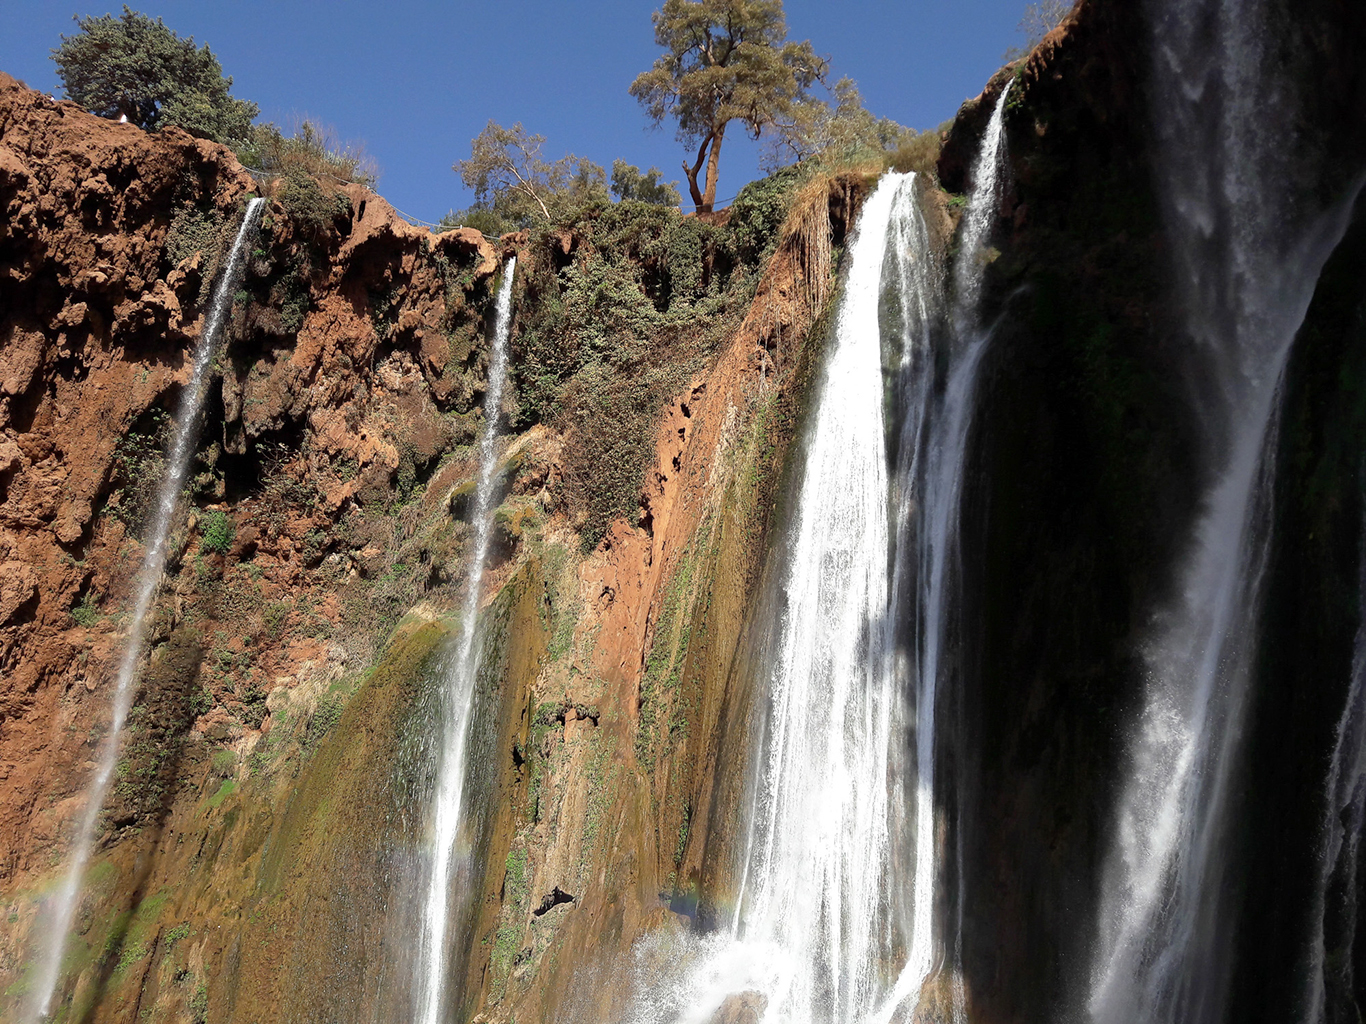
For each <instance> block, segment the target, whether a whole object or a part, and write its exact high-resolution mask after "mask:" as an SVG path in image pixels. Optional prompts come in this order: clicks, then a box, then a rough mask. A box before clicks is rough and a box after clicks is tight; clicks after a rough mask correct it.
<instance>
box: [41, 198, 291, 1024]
mask: <svg viewBox="0 0 1366 1024" xmlns="http://www.w3.org/2000/svg"><path fill="white" fill-rule="evenodd" d="M265 204H266V201H265V200H264V199H253V200H251V201H250V202H249V203H248V204H247V209H246V213H245V214H244V216H243V217H242V225H241V227H239V228H238V229H237V237H236V238H235V239H234V240H233V243H232V249H231V251H230V252H229V253H228V262H227V266H226V267H225V269H224V271H223V276H222V277H221V278H220V279H219V282H218V287H217V288H216V289H215V290H214V293H213V301H212V303H211V305H210V307H209V313H208V317H207V319H206V320H205V322H204V329H203V331H202V332H201V333H200V335H199V345H198V346H197V347H196V349H195V353H194V368H193V370H192V371H191V374H190V380H189V382H188V383H187V384H186V385H185V389H184V390H183V391H182V392H181V395H180V407H179V409H178V410H177V416H176V427H175V436H174V439H173V440H172V442H171V449H170V452H169V453H168V456H167V460H166V475H165V476H164V477H163V478H162V481H161V488H160V490H159V491H158V493H157V503H156V506H155V514H154V516H153V518H152V521H151V526H150V531H151V532H150V534H149V536H148V538H147V547H146V550H145V551H144V553H143V556H142V565H141V566H140V568H139V569H138V574H137V577H136V580H135V582H134V600H133V618H132V623H131V625H130V626H129V630H128V638H127V641H126V643H125V645H124V651H123V659H122V660H121V661H120V662H119V671H118V676H117V680H116V682H115V684H114V699H113V706H112V713H111V718H110V723H109V730H108V732H107V733H106V734H105V740H104V743H103V744H102V745H101V747H100V755H99V760H98V761H97V762H96V769H95V775H94V777H93V778H92V779H91V780H90V786H89V788H88V789H87V790H86V799H85V809H84V810H83V811H82V812H81V818H80V825H79V827H78V828H77V831H76V836H75V841H74V843H73V845H72V848H71V856H70V859H69V861H68V862H67V868H66V873H65V875H64V876H63V878H62V884H61V887H60V888H59V889H58V890H57V898H56V903H55V904H54V906H53V909H52V913H51V918H50V920H49V921H48V925H47V933H46V939H45V942H44V946H43V949H42V950H41V952H40V959H39V964H38V972H37V975H36V978H35V983H34V987H33V994H32V998H31V1001H30V1004H29V1009H28V1015H29V1019H30V1020H35V1021H37V1020H42V1019H44V1018H46V1017H47V1016H48V1013H49V1010H50V1009H51V1004H52V997H53V995H54V994H55V992H56V988H57V982H58V981H59V980H60V975H61V965H62V957H63V955H64V954H65V952H66V937H67V932H68V931H69V929H70V928H71V919H72V917H73V916H74V914H75V912H76V906H77V903H78V902H79V897H80V892H81V882H82V880H83V878H84V876H85V866H86V862H87V861H89V859H90V853H91V848H92V847H93V845H94V842H95V826H96V823H97V821H98V820H99V815H100V811H101V809H102V808H103V807H104V798H105V796H106V795H107V793H108V791H109V782H110V779H111V778H112V777H113V774H114V765H115V764H116V763H117V761H118V752H119V741H120V739H121V738H122V734H123V726H124V722H125V721H126V720H127V718H128V711H129V708H130V707H131V706H132V703H133V695H134V690H135V686H134V682H135V679H136V676H137V669H138V665H139V664H140V662H141V661H142V655H143V648H144V646H145V645H146V640H147V620H148V613H149V612H150V611H151V610H152V603H153V601H154V600H155V598H156V594H157V589H158V587H159V586H160V584H161V576H162V573H163V571H164V570H165V567H166V542H167V539H168V538H169V536H170V533H171V522H172V520H173V519H174V518H175V514H176V507H177V506H178V505H179V503H180V492H181V490H182V489H183V488H184V486H185V478H186V476H187V475H188V473H189V469H190V460H191V458H192V456H193V455H194V451H195V445H196V443H197V441H198V438H199V412H200V409H201V407H202V406H203V404H204V394H205V392H206V391H207V390H208V377H209V366H210V365H211V364H212V363H213V357H214V355H215V353H216V351H217V348H218V336H219V335H220V334H221V333H222V330H223V324H224V323H225V322H226V321H227V318H228V314H229V312H230V311H231V309H232V297H233V292H234V289H236V287H237V282H238V279H239V278H240V276H241V273H242V267H243V265H244V263H245V256H244V254H245V252H246V247H247V242H248V240H249V239H250V238H251V237H252V236H253V234H254V233H255V231H256V227H257V225H258V224H259V223H260V220H261V212H262V210H263V209H264V208H265Z"/></svg>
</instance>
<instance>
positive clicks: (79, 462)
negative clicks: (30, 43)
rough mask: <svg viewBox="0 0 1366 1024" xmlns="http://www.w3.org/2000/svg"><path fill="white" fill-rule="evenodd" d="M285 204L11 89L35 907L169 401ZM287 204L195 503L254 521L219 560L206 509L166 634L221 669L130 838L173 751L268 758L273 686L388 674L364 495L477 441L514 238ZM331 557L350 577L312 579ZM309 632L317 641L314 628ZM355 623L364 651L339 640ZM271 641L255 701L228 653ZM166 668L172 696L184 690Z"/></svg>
mask: <svg viewBox="0 0 1366 1024" xmlns="http://www.w3.org/2000/svg"><path fill="white" fill-rule="evenodd" d="M262 187H263V185H262V184H259V183H257V182H255V181H253V179H252V177H251V176H250V175H249V174H248V173H247V172H246V171H244V170H243V169H242V167H241V166H240V165H239V164H238V163H237V161H236V159H235V158H234V156H233V155H232V153H231V152H230V151H229V150H227V149H226V148H224V147H221V146H217V145H214V144H212V143H208V142H205V141H203V140H196V139H193V138H191V137H190V136H189V135H186V134H185V133H183V132H180V131H178V130H175V129H169V130H167V131H164V132H161V133H158V134H155V135H151V134H148V133H145V132H143V131H141V130H139V129H137V128H135V127H133V126H131V125H126V124H118V123H114V122H110V121H105V120H102V119H99V118H96V117H93V116H91V115H89V114H86V113H84V112H83V111H81V110H79V109H78V108H77V107H76V106H75V105H73V104H70V103H57V102H54V101H52V100H50V99H49V98H47V97H46V96H43V95H42V94H39V93H36V92H32V91H30V90H28V89H25V88H24V87H23V86H22V85H20V84H19V83H17V82H15V81H14V80H13V79H11V78H9V77H7V76H4V75H0V210H2V211H3V217H0V577H3V582H0V651H2V652H3V654H2V655H0V657H2V658H3V663H2V664H3V667H2V668H0V888H3V889H4V890H6V891H8V892H17V891H23V890H25V889H26V888H27V887H28V886H30V885H32V884H36V883H37V882H38V881H39V880H41V879H43V878H46V877H48V875H49V874H50V872H51V870H52V867H53V863H54V860H55V859H56V858H58V857H59V856H60V851H61V850H62V849H63V844H64V841H65V836H66V833H67V830H68V826H69V825H70V822H71V818H72V816H73V815H74V814H76V813H77V812H78V811H79V803H80V801H79V794H80V793H81V791H82V787H83V786H84V784H85V781H86V779H87V777H88V775H89V771H90V762H91V759H92V758H93V757H94V756H95V751H96V749H97V746H98V742H99V740H100V739H101V733H102V729H103V727H104V726H103V724H102V723H104V722H105V721H106V718H107V713H108V703H109V694H108V687H109V686H110V685H111V681H110V666H111V665H112V664H113V662H114V661H116V660H117V658H118V656H119V653H120V650H121V640H122V634H121V623H120V614H121V612H122V610H123V608H124V602H125V601H126V600H127V594H128V582H129V580H130V578H131V574H132V573H133V572H134V571H136V568H137V564H138V560H139V559H140V557H141V547H140V544H139V542H138V539H137V535H138V528H139V527H140V517H141V514H142V512H143V511H145V503H146V498H147V495H148V493H149V488H153V487H155V486H156V478H157V477H158V475H159V469H160V461H159V460H160V449H161V445H162V443H163V442H164V432H165V429H166V422H167V418H168V416H169V411H170V410H172V409H173V408H174V404H175V400H176V397H177V394H178V391H179V389H180V387H181V386H183V384H184V382H185V381H186V380H187V379H188V374H189V372H190V354H191V348H192V345H193V342H194V339H195V338H197V337H198V335H199V332H200V331H201V330H202V328H203V320H204V314H205V303H206V302H207V299H208V296H209V294H210V291H211V285H212V282H213V279H214V276H215V274H216V272H217V270H218V267H219V264H220V262H221V260H222V258H223V255H224V253H225V248H226V246H227V245H228V244H229V243H230V241H231V237H232V235H233V233H234V232H235V230H236V226H237V222H238V219H239V218H240V215H241V212H242V210H243V208H244V206H245V201H246V198H247V197H248V196H249V195H251V194H254V193H255V192H258V191H260V190H261V188H262ZM264 187H265V188H266V189H267V190H268V191H270V190H274V193H275V195H276V198H275V199H273V200H272V203H271V207H270V212H269V213H268V214H267V217H266V224H265V225H264V226H263V228H262V231H261V233H260V236H259V238H258V239H256V240H255V241H254V243H253V251H252V253H251V255H250V258H249V264H248V270H247V275H246V278H245V280H244V283H243V286H242V294H240V295H239V296H238V297H237V301H236V307H235V311H234V318H233V323H232V326H231V328H230V329H229V332H228V335H229V339H228V341H227V343H226V345H225V351H224V353H223V355H222V357H221V359H220V367H219V369H218V371H217V378H218V383H217V384H216V385H215V386H214V387H213V388H211V391H212V392H213V395H212V397H211V398H210V401H209V406H208V408H207V409H206V411H205V420H206V429H205V431H204V445H203V446H202V450H201V453H200V457H199V460H198V462H197V464H196V466H195V468H194V474H195V481H194V484H193V487H192V490H193V491H194V497H195V499H196V501H197V502H199V503H201V504H202V503H204V502H205V501H206V500H207V501H208V503H209V505H210V507H211V509H212V508H217V509H219V510H220V511H222V513H223V514H224V515H226V516H227V518H228V520H229V521H230V522H231V523H232V524H233V525H234V526H235V527H237V529H236V530H235V539H233V540H232V542H231V544H230V545H228V546H225V547H224V548H222V549H221V550H219V549H212V550H211V549H210V548H209V547H207V546H206V544H205V540H204V534H205V528H204V525H203V523H202V521H201V522H200V523H199V525H198V526H196V518H195V517H194V516H191V518H190V520H189V523H188V525H187V526H186V527H184V528H182V529H181V530H180V532H179V533H178V534H177V536H176V537H175V538H174V551H173V555H172V565H171V570H172V576H173V579H172V580H171V582H170V584H169V586H168V588H167V595H166V598H165V601H164V603H165V604H166V607H165V609H164V611H163V612H162V617H161V619H160V620H159V621H158V624H157V626H156V628H155V630H154V640H155V642H157V643H163V642H165V641H166V640H167V638H168V637H180V639H181V641H183V642H182V643H181V648H180V649H182V650H183V649H184V647H185V644H187V643H190V642H191V641H193V644H194V645H195V650H196V656H195V657H194V658H192V659H190V661H189V662H186V661H185V659H184V658H183V657H182V658H181V659H180V661H179V662H177V665H178V666H179V667H177V668H176V669H175V671H173V672H171V673H170V675H174V676H175V677H176V678H175V679H174V680H172V679H170V678H169V676H168V677H167V679H166V680H164V681H165V682H166V683H167V685H171V684H172V683H174V686H172V691H174V692H173V694H172V696H173V697H175V700H173V701H172V703H175V704H176V706H175V707H169V706H168V707H166V708H162V709H161V710H160V711H158V710H156V709H157V708H159V707H160V706H161V705H160V704H159V703H158V700H159V698H158V696H157V694H156V693H145V699H144V703H145V704H146V705H147V707H148V709H149V710H148V711H147V714H146V716H145V719H146V720H145V721H144V722H143V723H142V724H141V725H135V730H143V731H145V732H146V735H147V737H148V738H149V739H148V741H147V742H142V743H140V744H139V743H134V744H133V745H132V746H128V745H126V751H127V755H128V756H127V757H126V758H125V763H124V764H123V765H121V767H120V776H121V779H122V781H121V782H120V783H119V785H118V786H117V787H116V790H117V792H116V795H115V797H114V798H113V800H112V801H111V806H110V809H109V813H108V815H107V821H106V824H105V829H104V832H103V835H102V838H101V842H102V844H109V843H114V844H115V847H117V846H118V844H119V843H120V842H121V841H123V840H125V839H127V838H129V837H130V836H135V835H136V834H137V833H138V832H139V831H140V830H142V829H143V828H145V827H146V826H148V825H149V824H153V823H156V822H160V821H161V820H163V819H164V814H165V811H166V809H167V808H168V806H169V801H170V800H171V798H172V797H173V796H174V786H172V785H171V784H170V775H168V774H167V771H166V764H165V763H164V762H166V760H167V756H168V755H167V750H168V749H169V748H170V747H174V748H175V753H174V756H173V757H172V758H171V760H173V761H180V760H183V759H184V758H190V759H191V761H193V759H194V758H195V757H201V756H208V754H211V753H212V750H211V749H210V748H209V747H207V746H205V739H204V738H205V737H206V736H207V737H211V738H212V739H215V740H218V741H225V740H226V741H234V742H238V743H242V742H247V743H251V742H255V740H254V739H253V737H255V736H256V735H258V732H257V731H254V730H260V728H261V727H263V726H267V725H268V719H266V718H265V714H266V706H265V702H264V698H265V695H266V693H268V692H270V691H271V690H273V689H278V688H281V687H283V688H284V689H285V690H290V689H292V688H293V687H295V686H297V685H299V684H300V682H301V681H302V680H306V679H316V678H322V677H325V676H335V675H336V674H338V673H339V671H340V666H341V665H342V664H344V663H345V660H346V653H345V648H346V647H347V646H348V645H350V646H352V647H353V649H354V650H355V654H357V655H359V656H362V657H365V656H367V655H366V654H365V652H364V650H363V649H364V648H365V647H366V646H367V645H369V644H371V643H372V642H373V640H374V636H375V635H376V632H377V631H376V629H375V628H374V624H371V625H369V626H367V625H366V624H365V623H363V622H362V623H354V622H352V623H347V624H344V623H343V620H344V619H345V618H346V611H345V604H346V602H345V599H344V598H343V599H342V600H341V601H339V600H338V595H339V594H341V593H343V592H344V589H345V588H344V586H338V584H344V583H345V581H346V579H347V578H348V577H360V576H361V575H362V573H363V572H364V570H365V569H366V568H367V567H366V565H365V559H364V557H363V553H364V551H365V550H366V549H367V546H369V547H373V546H375V545H376V542H377V541H379V542H382V541H383V540H384V538H381V537H377V536H376V533H375V528H374V524H373V523H371V524H369V525H364V523H363V522H362V521H363V520H364V517H363V516H360V515H358V513H357V509H358V508H359V503H360V502H362V501H364V500H367V498H374V499H375V500H379V498H380V497H383V498H385V499H389V498H391V496H392V495H394V494H395V493H397V492H399V491H402V492H403V493H405V494H406V493H409V492H411V491H412V490H413V489H414V488H415V487H417V486H418V484H419V483H420V482H421V480H423V479H425V478H426V477H427V476H429V475H430V472H431V470H432V469H433V468H434V467H435V465H436V463H437V462H438V461H439V460H440V459H441V458H442V457H443V456H445V455H449V454H451V453H452V452H453V451H454V449H455V448H456V447H457V446H458V445H459V444H460V443H461V442H463V441H466V440H468V435H469V433H470V432H471V431H472V430H473V429H474V428H475V426H476V425H477V424H476V423H475V421H476V420H477V419H478V415H479V414H478V412H477V411H476V410H477V408H478V403H479V401H480V399H481V397H482V388H483V383H482V381H483V375H484V368H483V364H484V360H485V345H484V343H483V337H482V332H481V327H482V312H483V304H484V301H485V299H486V292H487V288H486V284H487V281H488V279H489V278H490V276H491V275H492V274H493V273H494V272H496V270H497V266H498V257H499V254H498V252H497V251H496V250H495V248H494V247H493V245H491V244H490V243H489V242H488V241H487V240H485V239H484V238H483V236H481V235H478V233H477V232H469V231H464V232H451V233H447V234H445V235H437V236H433V235H431V234H430V233H429V232H427V231H425V230H422V229H419V228H415V227H412V226H411V225H409V224H407V223H405V222H404V221H403V220H402V219H401V218H399V217H398V216H397V215H396V214H395V213H394V212H393V210H392V209H391V208H390V207H389V206H388V204H386V203H385V202H384V201H383V200H382V199H380V198H379V197H377V196H375V195H374V194H373V193H370V192H368V191H367V190H365V189H363V188H361V187H359V186H347V187H345V188H342V189H325V188H323V187H321V186H319V185H318V184H317V183H315V182H312V181H311V180H309V181H308V182H307V183H306V187H307V188H311V189H312V193H310V195H309V198H312V199H314V200H315V201H316V202H317V203H320V204H322V209H323V214H322V215H321V216H319V215H318V214H316V212H314V213H313V215H312V216H311V217H304V216H302V215H301V210H300V209H299V204H298V202H297V201H294V200H293V199H292V197H291V194H290V193H289V192H288V191H287V190H283V189H281V188H280V187H279V183H278V182H274V183H271V182H267V183H265V184H264ZM457 275H459V282H458V283H457V282H456V277H457ZM282 296H283V297H284V298H285V299H287V301H286V302H284V303H283V306H284V310H285V312H284V315H283V316H282V315H281V313H280V307H281V305H282V303H280V302H279V301H277V300H279V299H280V298H281V297H282ZM458 464H459V460H456V462H455V463H453V464H452V466H455V465H458ZM367 488H369V492H367ZM348 517H350V518H349V519H348ZM200 519H201V520H202V519H203V513H201V514H200ZM348 521H350V522H352V523H353V524H354V529H351V530H349V531H348V529H347V527H346V525H345V524H346V523H347V522H348ZM381 532H382V531H381ZM380 546H383V544H382V543H381V545H380ZM328 560H331V561H330V563H329V564H330V565H331V567H332V568H333V569H334V570H335V572H333V573H332V575H333V576H334V577H335V578H334V579H333V580H332V581H331V582H330V583H323V582H322V581H319V580H311V581H310V580H309V578H308V577H309V570H310V568H311V567H317V566H318V565H319V564H321V563H323V562H328ZM385 568H386V569H387V565H386V566H385ZM380 571H381V572H382V571H383V570H380ZM441 571H445V570H444V569H442V570H441ZM244 573H245V574H246V575H243V574H244ZM225 575H226V577H227V579H226V581H225ZM239 576H241V577H242V579H241V580H240V581H239V583H238V584H234V583H233V582H232V581H233V579H235V578H237V577H239ZM196 580H198V582H197V583H196V582H195V581H196ZM205 586H208V587H209V589H217V590H219V591H220V593H219V595H218V596H219V597H220V598H222V597H226V598H227V600H226V601H223V600H215V599H213V598H212V596H211V595H208V594H207V593H206V592H205V590H204V587H205ZM272 608H273V609H274V610H273V611H272V610H271V609H272ZM302 616H307V617H309V618H310V619H311V620H312V621H313V622H314V623H315V626H314V628H313V629H312V632H313V634H314V635H312V636H308V635H303V631H302V630H301V629H300V626H301V621H300V619H301V617H302ZM353 618H354V616H353ZM325 623H327V624H331V625H324V624H325ZM334 628H340V629H341V630H343V631H344V632H345V633H346V634H347V635H345V636H332V637H330V638H324V637H323V636H322V635H321V634H322V633H324V632H330V631H332V630H333V629H334ZM366 636H368V637H369V639H362V642H361V645H360V649H355V641H356V640H357V639H361V638H363V637H366ZM201 649H202V650H201ZM248 649H250V650H251V653H250V656H249V660H250V661H252V663H253V665H252V668H251V669H250V670H249V674H250V675H251V681H249V682H248V683H246V685H245V686H244V685H243V680H242V679H241V678H240V676H241V673H240V672H238V671H236V670H235V669H232V668H230V667H228V663H229V662H231V661H232V660H233V659H234V658H238V659H247V658H248V655H247V650H248ZM214 650H217V652H218V658H219V661H220V662H221V663H222V664H223V666H224V668H225V670H224V671H219V672H215V673H213V674H212V675H211V674H210V672H209V671H208V670H205V671H203V672H200V671H199V654H200V653H202V655H203V656H204V657H206V658H210V657H212V656H213V655H212V652H213V651H214ZM158 657H161V655H157V656H154V658H153V664H152V665H151V666H150V667H149V669H148V673H147V678H146V679H145V680H144V690H145V691H146V690H148V689H149V688H152V687H154V685H156V684H157V681H158V680H159V679H160V678H161V677H160V675H158V672H157V658H158ZM181 662H184V664H181ZM191 662H192V663H193V664H192V665H191V664H190V663H191ZM187 665H190V667H188V668H187V667H186V666H187ZM239 667H240V666H239ZM191 669H193V671H191ZM187 672H188V673H189V675H188V676H187V674H186V673H187ZM185 686H190V690H189V691H187V692H186V693H184V694H180V693H179V691H180V690H182V689H184V688H185ZM324 688H325V684H324ZM176 694H179V696H175V695H176ZM316 697H317V694H314V698H315V700H316ZM162 703H164V702H162ZM243 709H247V710H246V712H245V714H244V713H243ZM135 717H136V716H135ZM228 722H231V723H232V724H231V725H228V724H227V723H228ZM241 723H245V724H246V726H247V730H246V732H245V733H244V731H243V725H242V724H241ZM192 725H193V731H190V732H188V733H187V734H185V735H181V734H182V733H185V730H186V729H188V728H189V727H190V726H192ZM152 737H156V738H157V739H156V742H152V741H151V738H152ZM182 740H183V741H184V744H188V746H185V745H184V744H182V742H181V741H182ZM182 748H183V749H182ZM213 749H219V748H218V747H214V748H213ZM206 751H207V752H208V754H206V753H205V752H206ZM182 767H183V765H182ZM171 774H172V775H173V774H174V773H171ZM0 955H3V957H4V958H5V963H7V964H8V965H9V966H8V967H5V968H4V969H5V970H14V969H17V968H18V967H20V966H21V965H20V964H19V963H18V962H17V961H16V960H15V959H14V958H15V957H16V956H17V955H18V954H17V951H16V950H15V949H13V948H11V947H10V946H9V945H8V943H6V944H5V948H4V949H3V950H0Z"/></svg>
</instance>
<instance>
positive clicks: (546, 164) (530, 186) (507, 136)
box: [451, 121, 607, 226]
mask: <svg viewBox="0 0 1366 1024" xmlns="http://www.w3.org/2000/svg"><path fill="white" fill-rule="evenodd" d="M544 145H545V136H544V135H532V134H530V133H529V132H527V130H526V129H525V128H523V127H522V124H521V122H520V121H519V122H518V123H517V124H514V125H513V126H512V127H511V128H504V127H503V126H502V125H500V124H499V123H498V122H496V121H490V122H489V123H488V124H487V125H485V126H484V130H483V131H481V132H480V133H479V134H478V135H476V136H475V137H474V138H473V139H471V140H470V158H469V159H468V160H457V161H456V162H455V164H454V165H453V166H452V168H451V169H452V170H454V171H455V172H456V173H457V174H459V175H460V180H461V181H463V182H464V183H465V187H466V188H468V189H470V190H471V191H472V192H473V193H474V199H475V207H476V208H478V209H480V210H485V211H491V212H493V213H495V214H498V215H499V216H501V217H503V218H506V219H507V220H508V221H510V222H511V223H514V224H518V225H521V226H526V225H527V224H529V223H530V222H532V221H534V220H535V219H536V216H537V214H538V213H539V214H540V216H541V217H542V218H543V219H544V220H546V221H550V220H551V219H552V217H551V208H552V207H553V206H554V205H555V204H556V202H557V201H563V200H566V199H568V200H581V199H587V198H590V197H592V196H594V195H597V196H600V197H603V198H605V197H606V195H607V172H606V171H604V170H603V169H602V168H601V167H599V166H598V165H597V164H595V163H593V161H591V160H587V159H585V158H583V157H577V156H574V154H572V153H570V154H569V155H568V156H564V157H561V158H560V159H559V160H556V161H554V162H553V163H552V162H550V161H547V160H545V159H544V158H543V157H542V156H541V147H542V146H544Z"/></svg>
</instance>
